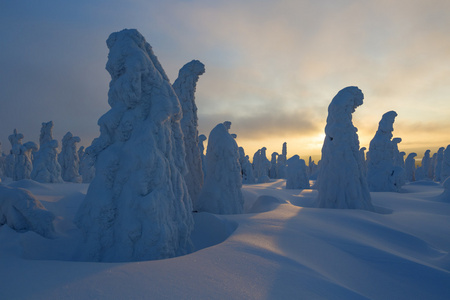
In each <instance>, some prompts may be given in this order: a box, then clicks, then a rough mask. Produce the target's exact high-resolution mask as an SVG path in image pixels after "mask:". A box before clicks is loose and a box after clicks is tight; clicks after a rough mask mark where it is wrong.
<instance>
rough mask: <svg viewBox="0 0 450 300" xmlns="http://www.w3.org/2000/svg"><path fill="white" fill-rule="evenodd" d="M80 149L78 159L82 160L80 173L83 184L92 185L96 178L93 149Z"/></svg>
mask: <svg viewBox="0 0 450 300" xmlns="http://www.w3.org/2000/svg"><path fill="white" fill-rule="evenodd" d="M80 149H81V151H80V150H78V157H79V159H80V168H79V171H78V172H79V174H80V176H81V178H82V182H83V183H90V182H91V181H92V179H94V176H95V167H94V164H95V159H94V156H95V155H94V154H92V153H91V150H92V149H90V148H89V147H88V148H86V150H85V151H83V147H80ZM80 154H81V156H80Z"/></svg>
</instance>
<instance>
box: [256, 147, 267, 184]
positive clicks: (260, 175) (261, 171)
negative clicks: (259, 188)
mask: <svg viewBox="0 0 450 300" xmlns="http://www.w3.org/2000/svg"><path fill="white" fill-rule="evenodd" d="M266 150H267V148H266V147H262V148H261V149H259V150H258V151H256V152H255V154H254V155H253V174H254V175H255V177H256V180H257V182H258V183H266V182H269V181H270V178H269V169H270V161H269V160H268V159H267V156H266Z"/></svg>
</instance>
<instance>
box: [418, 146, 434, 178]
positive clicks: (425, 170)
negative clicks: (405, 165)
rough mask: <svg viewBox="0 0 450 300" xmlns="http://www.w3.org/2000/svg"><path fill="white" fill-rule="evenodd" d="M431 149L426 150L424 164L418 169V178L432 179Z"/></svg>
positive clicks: (423, 158)
mask: <svg viewBox="0 0 450 300" xmlns="http://www.w3.org/2000/svg"><path fill="white" fill-rule="evenodd" d="M430 152H431V151H430V150H426V151H425V153H424V154H423V157H422V164H421V166H420V167H418V168H417V170H416V180H424V179H430V176H429V175H430V174H429V172H430V168H431V157H430Z"/></svg>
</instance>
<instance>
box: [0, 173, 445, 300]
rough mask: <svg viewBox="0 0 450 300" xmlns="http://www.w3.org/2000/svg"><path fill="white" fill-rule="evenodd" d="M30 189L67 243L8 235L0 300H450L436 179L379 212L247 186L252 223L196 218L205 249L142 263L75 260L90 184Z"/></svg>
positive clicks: (0, 240) (2, 232)
mask: <svg viewBox="0 0 450 300" xmlns="http://www.w3.org/2000/svg"><path fill="white" fill-rule="evenodd" d="M14 186H16V187H23V188H26V189H29V190H30V191H31V192H32V193H33V194H35V196H36V197H37V199H39V200H40V201H41V202H42V204H43V205H44V206H45V207H46V208H47V209H48V210H50V211H52V212H53V213H54V214H55V215H56V216H57V220H56V221H55V222H54V225H55V229H56V231H57V233H58V235H59V237H58V238H56V239H52V240H48V239H44V238H42V237H41V236H39V235H37V234H35V233H34V232H27V233H16V232H15V231H13V230H12V229H10V228H9V227H8V226H2V227H0V270H1V273H0V274H1V275H0V299H365V298H370V299H450V285H449V283H450V257H449V255H448V252H449V251H450V203H445V202H442V200H440V199H441V198H440V197H439V195H440V194H441V193H442V192H443V188H442V187H441V186H440V185H438V184H434V183H432V182H420V181H419V182H416V183H414V184H407V185H405V186H404V192H403V193H391V192H378V193H371V196H372V203H373V205H374V206H375V209H376V211H377V213H374V212H369V211H363V210H352V209H346V210H341V209H319V208H312V206H313V202H314V199H315V197H316V196H317V192H316V191H314V190H286V189H285V188H284V186H285V181H284V180H281V179H280V180H276V181H271V182H269V183H265V184H256V185H244V186H243V195H244V198H245V205H244V209H245V211H246V213H245V214H240V215H220V216H218V215H213V214H209V213H198V214H195V215H194V219H195V229H194V231H193V234H192V240H193V243H194V246H195V247H196V251H195V252H193V253H191V254H188V255H185V256H181V257H176V258H171V259H165V260H158V261H142V262H132V263H93V262H75V261H70V260H71V259H72V256H73V255H74V254H75V253H76V252H77V239H79V238H80V232H79V230H78V229H77V228H76V227H75V226H74V225H73V223H72V222H71V220H72V218H73V216H74V214H75V212H76V210H77V208H78V205H79V204H80V203H81V201H82V199H83V197H84V195H85V193H86V191H87V187H88V185H87V184H70V183H64V184H39V183H35V184H34V183H33V182H32V181H30V180H27V181H19V182H15V183H14Z"/></svg>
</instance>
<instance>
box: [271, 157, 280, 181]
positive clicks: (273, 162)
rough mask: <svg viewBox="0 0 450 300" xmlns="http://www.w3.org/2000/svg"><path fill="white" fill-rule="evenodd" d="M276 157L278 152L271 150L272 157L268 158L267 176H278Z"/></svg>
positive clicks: (273, 177)
mask: <svg viewBox="0 0 450 300" xmlns="http://www.w3.org/2000/svg"><path fill="white" fill-rule="evenodd" d="M277 157H278V153H277V152H273V153H272V158H271V159H270V170H269V177H270V178H272V179H275V178H278V172H277Z"/></svg>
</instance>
